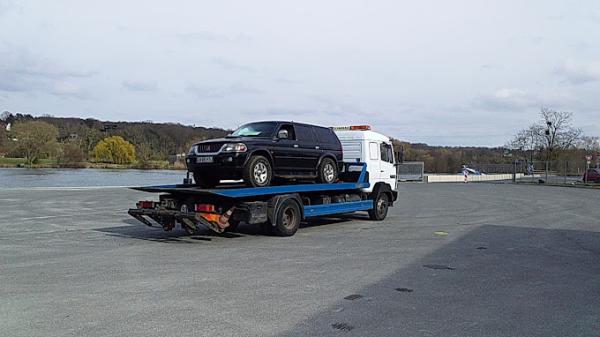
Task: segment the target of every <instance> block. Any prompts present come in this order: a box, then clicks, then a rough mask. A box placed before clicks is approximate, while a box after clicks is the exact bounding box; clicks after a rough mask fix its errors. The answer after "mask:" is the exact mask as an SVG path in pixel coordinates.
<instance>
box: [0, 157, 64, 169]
mask: <svg viewBox="0 0 600 337" xmlns="http://www.w3.org/2000/svg"><path fill="white" fill-rule="evenodd" d="M22 166H29V165H27V161H26V160H25V158H0V167H22ZM53 166H56V160H54V159H40V160H38V162H37V163H35V164H33V165H31V167H53Z"/></svg>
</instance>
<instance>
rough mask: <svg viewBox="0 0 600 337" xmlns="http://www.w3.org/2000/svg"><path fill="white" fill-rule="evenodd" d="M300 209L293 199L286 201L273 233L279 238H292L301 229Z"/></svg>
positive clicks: (280, 207)
mask: <svg viewBox="0 0 600 337" xmlns="http://www.w3.org/2000/svg"><path fill="white" fill-rule="evenodd" d="M300 220H301V215H300V207H299V206H298V203H296V201H294V200H293V199H287V200H285V201H284V202H283V203H282V204H281V205H280V206H279V210H278V211H277V216H276V217H275V226H273V232H274V234H275V235H277V236H292V235H294V234H296V231H298V227H300Z"/></svg>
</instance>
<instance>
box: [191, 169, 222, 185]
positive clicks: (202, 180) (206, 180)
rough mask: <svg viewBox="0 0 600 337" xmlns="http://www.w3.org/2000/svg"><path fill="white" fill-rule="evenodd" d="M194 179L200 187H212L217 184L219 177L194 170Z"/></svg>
mask: <svg viewBox="0 0 600 337" xmlns="http://www.w3.org/2000/svg"><path fill="white" fill-rule="evenodd" d="M194 181H195V182H196V185H198V187H200V188H213V187H215V186H217V185H218V184H219V181H220V179H219V178H217V177H215V176H211V175H208V174H203V173H200V172H194Z"/></svg>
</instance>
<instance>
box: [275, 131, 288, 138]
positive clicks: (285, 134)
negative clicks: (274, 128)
mask: <svg viewBox="0 0 600 337" xmlns="http://www.w3.org/2000/svg"><path fill="white" fill-rule="evenodd" d="M288 137H289V134H288V131H287V130H279V132H277V138H279V139H288Z"/></svg>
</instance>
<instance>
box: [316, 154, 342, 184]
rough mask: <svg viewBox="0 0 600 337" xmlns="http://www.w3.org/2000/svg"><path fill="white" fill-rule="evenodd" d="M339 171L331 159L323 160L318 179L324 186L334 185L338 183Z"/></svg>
mask: <svg viewBox="0 0 600 337" xmlns="http://www.w3.org/2000/svg"><path fill="white" fill-rule="evenodd" d="M337 178H338V169H337V165H336V164H335V162H334V161H333V159H331V158H323V160H321V164H320V165H319V169H318V171H317V179H318V181H319V182H320V183H323V184H333V183H335V182H336V181H337Z"/></svg>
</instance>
